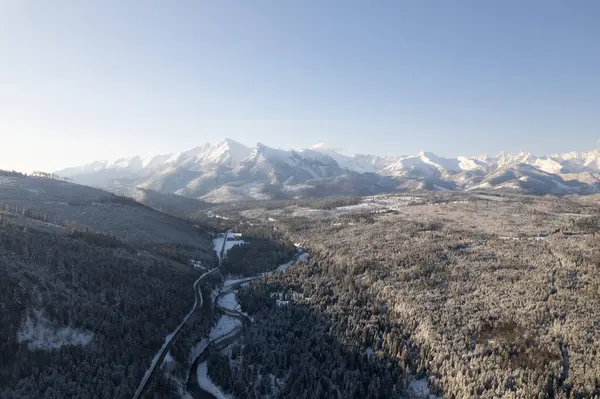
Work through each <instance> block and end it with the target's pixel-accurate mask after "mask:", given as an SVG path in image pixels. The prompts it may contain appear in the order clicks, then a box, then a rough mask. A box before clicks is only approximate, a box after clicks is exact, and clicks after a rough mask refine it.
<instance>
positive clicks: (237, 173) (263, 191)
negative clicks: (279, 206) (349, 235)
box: [57, 139, 600, 202]
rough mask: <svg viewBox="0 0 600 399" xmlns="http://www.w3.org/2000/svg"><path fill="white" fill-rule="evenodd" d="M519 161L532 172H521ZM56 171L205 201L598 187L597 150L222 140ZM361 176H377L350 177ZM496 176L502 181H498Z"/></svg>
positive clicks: (118, 189)
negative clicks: (486, 151) (302, 145)
mask: <svg viewBox="0 0 600 399" xmlns="http://www.w3.org/2000/svg"><path fill="white" fill-rule="evenodd" d="M520 165H521V166H520ZM522 165H527V166H529V167H531V168H533V169H527V170H525V168H524V167H523V166H522ZM534 169H535V171H540V172H544V173H546V174H548V175H539V174H538V173H537V172H535V171H534ZM510 171H512V172H510ZM507 173H508V174H507ZM57 174H59V175H61V176H66V177H69V178H72V179H73V180H74V181H75V182H78V183H82V184H88V185H92V186H97V187H101V188H105V189H107V190H110V191H112V192H115V193H119V194H122V195H128V196H135V195H138V194H139V193H137V192H136V188H137V187H139V188H142V189H144V190H150V191H152V192H156V193H161V194H177V195H180V196H185V197H190V198H196V199H199V198H201V199H203V200H206V201H210V202H228V201H237V200H250V199H261V200H262V199H269V198H286V197H289V196H290V195H292V196H294V197H299V196H300V197H302V196H323V195H343V193H346V192H348V191H350V192H352V193H354V195H356V193H360V192H365V193H370V192H373V191H379V190H380V189H381V190H388V191H398V190H402V191H406V190H413V189H431V190H442V189H443V190H463V189H472V188H474V187H477V188H483V187H485V188H489V189H494V188H502V189H512V190H518V191H522V192H528V193H537V194H543V193H552V194H557V195H564V194H572V193H582V194H587V193H593V192H598V191H599V189H600V182H598V181H597V176H596V175H598V174H600V150H597V151H590V152H585V153H574V152H573V153H566V154H555V155H549V156H541V157H537V156H534V155H532V154H531V153H529V152H519V153H517V154H509V153H506V152H502V153H500V154H498V156H496V157H490V156H488V155H484V156H474V157H464V156H460V157H455V158H446V157H441V156H438V155H436V154H434V153H432V152H421V153H419V154H418V155H416V156H399V157H379V156H376V155H353V156H349V155H345V154H343V153H341V152H339V151H336V150H335V149H332V148H329V147H327V146H326V145H325V144H322V143H321V144H317V145H315V146H313V147H312V148H311V149H299V150H282V149H275V148H270V147H268V146H266V145H264V144H261V143H257V144H256V145H255V146H254V147H252V148H250V147H246V146H244V145H243V144H240V143H237V142H235V141H233V140H231V139H224V140H220V141H216V142H211V143H207V144H204V145H200V146H198V147H195V148H193V149H191V150H188V151H184V152H181V153H175V154H166V155H155V156H149V157H141V156H136V157H131V158H123V159H120V160H117V161H115V162H112V163H110V162H106V161H98V162H93V163H91V164H89V165H85V166H82V167H74V168H69V169H64V170H61V171H58V172H57ZM354 174H357V175H354ZM369 174H371V175H373V174H376V175H377V176H379V177H377V178H376V177H374V176H370V177H367V176H364V177H361V178H359V177H358V175H369ZM504 175H505V176H506V178H507V180H504V179H498V176H504ZM549 175H553V176H554V177H551V176H549ZM510 176H513V177H512V178H510V179H509V178H508V177H510ZM541 176H543V177H541ZM560 176H565V180H566V181H565V180H563V179H562V178H561V177H560ZM376 180H380V181H377V182H376ZM500 181H501V182H500ZM342 182H343V183H342ZM361 184H362V185H361ZM350 187H351V188H352V189H349V188H350ZM377 187H380V188H377ZM336 190H339V191H336Z"/></svg>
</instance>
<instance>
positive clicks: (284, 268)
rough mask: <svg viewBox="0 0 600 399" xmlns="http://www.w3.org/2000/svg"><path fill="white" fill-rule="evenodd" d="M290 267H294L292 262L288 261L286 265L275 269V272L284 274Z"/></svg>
mask: <svg viewBox="0 0 600 399" xmlns="http://www.w3.org/2000/svg"><path fill="white" fill-rule="evenodd" d="M292 266H294V261H293V260H291V261H289V262H288V263H284V264H283V265H279V267H278V268H277V271H279V272H284V271H286V270H287V269H289V268H290V267H292Z"/></svg>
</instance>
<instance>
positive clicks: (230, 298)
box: [218, 291, 240, 310]
mask: <svg viewBox="0 0 600 399" xmlns="http://www.w3.org/2000/svg"><path fill="white" fill-rule="evenodd" d="M218 303H219V306H220V307H222V308H225V309H229V310H239V309H238V308H239V307H240V305H239V304H238V303H237V301H236V300H235V291H234V292H230V293H229V294H227V295H224V296H222V297H221V298H219V301H218Z"/></svg>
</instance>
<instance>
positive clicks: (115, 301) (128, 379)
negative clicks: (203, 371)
mask: <svg viewBox="0 0 600 399" xmlns="http://www.w3.org/2000/svg"><path fill="white" fill-rule="evenodd" d="M0 273H2V279H0V285H1V287H0V308H1V309H2V312H1V315H2V320H1V322H0V336H1V337H2V339H1V340H0V343H1V344H0V357H1V358H2V363H1V366H0V397H3V398H11V397H13V398H36V397H44V398H64V397H73V398H75V397H78V398H90V397H111V398H112V397H114V398H128V397H131V396H132V394H133V391H134V390H135V388H136V386H137V384H138V383H139V381H140V379H141V377H142V376H143V374H144V372H145V370H146V369H147V368H148V367H149V365H150V361H151V359H152V357H153V355H154V353H155V352H156V350H157V349H158V348H159V347H160V346H161V345H162V344H163V341H164V338H165V336H166V335H167V334H169V333H170V332H171V330H173V328H174V327H175V326H176V325H177V324H178V323H179V322H180V320H181V317H182V316H183V315H184V314H185V313H186V312H187V311H188V310H189V308H190V306H191V304H192V303H193V291H192V289H191V286H192V282H193V281H194V279H195V278H196V277H197V274H198V273H197V272H194V271H193V270H192V269H191V268H189V267H187V266H184V265H182V264H177V263H176V262H173V261H169V260H167V259H165V258H162V257H159V256H156V255H154V254H152V253H149V252H139V251H138V250H137V249H135V248H130V247H125V246H117V247H115V246H112V245H102V244H90V243H88V242H85V241H84V240H81V239H79V238H75V237H71V236H63V235H54V234H48V233H42V232H38V231H36V230H34V229H28V228H24V227H20V226H16V225H13V224H12V223H7V222H3V223H2V224H1V225H0Z"/></svg>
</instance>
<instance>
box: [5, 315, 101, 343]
mask: <svg viewBox="0 0 600 399" xmlns="http://www.w3.org/2000/svg"><path fill="white" fill-rule="evenodd" d="M93 339H94V333H93V332H91V331H87V330H83V329H79V328H71V327H60V326H56V325H54V324H53V323H52V322H51V321H50V320H48V319H47V318H46V317H45V316H44V315H43V313H42V311H41V310H33V311H32V312H28V314H27V318H26V319H25V321H24V322H23V324H21V327H20V328H19V331H17V342H19V343H22V342H28V344H27V347H28V348H29V350H52V349H60V348H61V347H63V346H68V345H71V346H85V345H87V344H89V343H90V342H92V340H93Z"/></svg>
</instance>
